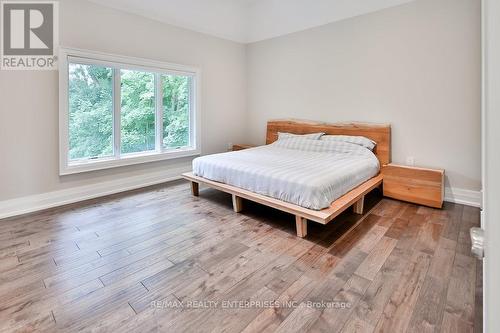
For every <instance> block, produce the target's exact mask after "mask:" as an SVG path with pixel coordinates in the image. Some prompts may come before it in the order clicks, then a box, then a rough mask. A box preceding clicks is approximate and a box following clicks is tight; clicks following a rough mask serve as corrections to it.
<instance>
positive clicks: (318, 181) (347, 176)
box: [193, 138, 379, 210]
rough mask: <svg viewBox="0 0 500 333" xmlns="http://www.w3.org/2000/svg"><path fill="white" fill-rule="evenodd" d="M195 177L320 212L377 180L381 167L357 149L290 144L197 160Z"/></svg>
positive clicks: (338, 144) (296, 140) (353, 146)
mask: <svg viewBox="0 0 500 333" xmlns="http://www.w3.org/2000/svg"><path fill="white" fill-rule="evenodd" d="M193 172H194V174H195V175H197V176H200V177H203V178H207V179H211V180H214V181H218V182H221V183H225V184H230V185H233V186H237V187H240V188H244V189H246V190H249V191H252V192H255V193H259V194H263V195H267V196H270V197H273V198H277V199H280V200H283V201H286V202H291V203H293V204H296V205H300V206H303V207H306V208H310V209H316V210H319V209H323V208H326V207H328V206H330V204H331V202H332V201H334V200H335V199H337V198H339V197H341V196H342V195H344V194H345V193H347V192H349V191H350V190H351V189H353V188H355V187H356V186H358V185H360V184H361V183H363V182H365V181H366V180H368V179H370V178H372V177H374V176H376V175H377V174H378V172H379V162H378V159H377V157H376V156H375V155H374V154H373V153H372V152H371V151H370V150H369V149H367V148H365V147H362V146H359V145H356V144H351V143H346V142H328V141H321V140H310V139H303V138H290V139H283V140H278V141H276V142H275V143H273V144H270V145H267V146H261V147H256V148H251V149H246V150H240V151H235V152H228V153H222V154H214V155H207V156H202V157H198V158H196V159H194V160H193Z"/></svg>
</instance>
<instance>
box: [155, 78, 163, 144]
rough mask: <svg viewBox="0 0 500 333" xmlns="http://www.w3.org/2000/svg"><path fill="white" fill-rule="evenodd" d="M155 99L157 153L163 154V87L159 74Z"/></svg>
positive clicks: (156, 79) (156, 81)
mask: <svg viewBox="0 0 500 333" xmlns="http://www.w3.org/2000/svg"><path fill="white" fill-rule="evenodd" d="M155 97H156V103H155V107H156V109H155V110H156V114H155V126H156V131H155V135H156V151H158V152H161V151H163V85H162V82H161V75H160V74H158V73H156V74H155Z"/></svg>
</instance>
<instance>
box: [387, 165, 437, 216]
mask: <svg viewBox="0 0 500 333" xmlns="http://www.w3.org/2000/svg"><path fill="white" fill-rule="evenodd" d="M382 175H383V176H384V181H383V188H384V196H386V197H389V198H393V199H398V200H402V201H408V202H412V203H416V204H419V205H425V206H430V207H435V208H441V207H442V206H443V197H444V170H442V169H426V168H418V167H412V166H404V165H396V164H388V165H384V166H383V167H382Z"/></svg>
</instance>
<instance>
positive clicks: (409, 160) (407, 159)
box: [406, 156, 415, 166]
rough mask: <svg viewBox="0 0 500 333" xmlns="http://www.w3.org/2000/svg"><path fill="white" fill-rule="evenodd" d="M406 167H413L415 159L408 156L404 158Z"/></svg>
mask: <svg viewBox="0 0 500 333" xmlns="http://www.w3.org/2000/svg"><path fill="white" fill-rule="evenodd" d="M406 165H409V166H414V165H415V157H413V156H408V157H407V158H406Z"/></svg>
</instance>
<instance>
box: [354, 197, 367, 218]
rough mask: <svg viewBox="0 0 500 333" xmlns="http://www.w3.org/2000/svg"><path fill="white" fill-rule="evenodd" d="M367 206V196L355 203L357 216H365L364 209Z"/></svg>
mask: <svg viewBox="0 0 500 333" xmlns="http://www.w3.org/2000/svg"><path fill="white" fill-rule="evenodd" d="M364 205H365V196H364V195H363V196H362V197H361V198H359V200H358V201H356V202H355V203H354V205H353V206H352V207H353V209H354V213H356V214H363V208H364Z"/></svg>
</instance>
